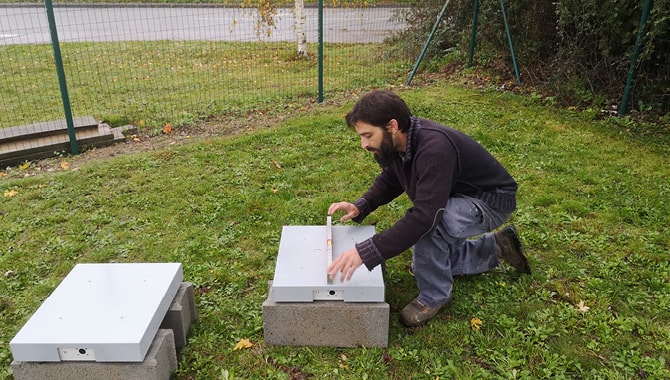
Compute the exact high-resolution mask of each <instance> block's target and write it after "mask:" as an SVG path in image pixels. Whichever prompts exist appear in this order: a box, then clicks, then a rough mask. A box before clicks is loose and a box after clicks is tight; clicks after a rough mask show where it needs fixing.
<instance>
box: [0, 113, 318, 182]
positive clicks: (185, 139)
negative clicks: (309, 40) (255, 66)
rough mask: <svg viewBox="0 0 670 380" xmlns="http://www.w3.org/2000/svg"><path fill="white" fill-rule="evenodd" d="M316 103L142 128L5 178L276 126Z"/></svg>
mask: <svg viewBox="0 0 670 380" xmlns="http://www.w3.org/2000/svg"><path fill="white" fill-rule="evenodd" d="M313 103H314V102H309V103H308V104H303V105H300V106H296V107H291V109H287V110H285V111H286V112H282V113H281V114H279V115H278V114H277V112H276V111H275V112H264V111H259V110H257V111H254V112H249V113H248V114H246V115H235V116H222V117H218V118H212V119H210V120H207V121H204V122H202V123H199V124H197V125H188V126H183V127H180V128H175V129H172V130H170V131H169V132H166V131H165V130H164V131H162V132H151V131H144V132H143V131H139V132H138V133H137V134H127V135H126V141H125V142H123V143H118V144H114V145H110V146H106V147H98V148H93V149H89V150H85V151H83V152H81V153H80V154H78V155H64V156H57V157H53V158H47V159H43V160H39V161H32V162H30V163H25V164H22V165H18V166H14V167H10V168H3V169H4V170H2V171H0V178H2V177H13V178H16V177H30V176H34V175H37V174H40V173H45V172H46V173H48V172H55V171H63V170H77V169H79V168H81V167H83V166H85V165H87V164H89V163H90V162H93V161H98V160H105V159H109V158H111V157H116V156H120V155H127V154H133V153H139V152H150V151H155V150H159V149H162V148H164V147H166V146H169V145H175V144H184V143H191V142H195V141H204V140H207V139H211V138H215V137H222V136H229V135H234V134H240V133H245V132H249V131H252V130H257V129H264V128H270V127H273V126H276V125H277V124H278V123H280V122H281V121H283V120H285V119H286V118H288V117H291V116H292V115H294V114H295V113H297V112H305V111H311V109H312V105H313Z"/></svg>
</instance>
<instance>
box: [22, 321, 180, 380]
mask: <svg viewBox="0 0 670 380" xmlns="http://www.w3.org/2000/svg"><path fill="white" fill-rule="evenodd" d="M11 367H12V371H13V373H14V379H15V380H44V379H49V380H72V379H77V380H89V379H90V380H169V379H170V376H171V374H172V372H174V371H175V370H176V369H177V352H176V350H175V343H174V335H173V333H172V330H168V329H160V330H158V333H157V334H156V337H155V338H154V340H153V342H152V343H151V346H150V347H149V351H148V352H147V355H146V357H145V359H144V361H143V362H137V363H134V362H133V363H131V362H125V363H113V362H75V361H66V362H63V361H61V362H17V361H14V362H12V364H11Z"/></svg>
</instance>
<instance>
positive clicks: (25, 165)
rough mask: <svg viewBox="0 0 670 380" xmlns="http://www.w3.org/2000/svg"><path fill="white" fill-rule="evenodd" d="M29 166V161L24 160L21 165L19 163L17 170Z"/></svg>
mask: <svg viewBox="0 0 670 380" xmlns="http://www.w3.org/2000/svg"><path fill="white" fill-rule="evenodd" d="M29 167H30V161H26V162H24V163H22V164H21V165H19V170H26V169H28V168H29Z"/></svg>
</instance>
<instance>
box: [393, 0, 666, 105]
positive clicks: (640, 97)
mask: <svg viewBox="0 0 670 380" xmlns="http://www.w3.org/2000/svg"><path fill="white" fill-rule="evenodd" d="M473 4H474V1H473V0H453V1H450V2H449V6H448V8H447V12H446V16H445V17H444V18H443V20H442V22H441V24H440V27H439V29H438V32H437V33H436V35H435V38H434V40H433V45H432V47H431V49H430V50H429V51H428V52H427V55H426V56H427V58H429V59H430V58H431V57H432V58H434V59H437V60H441V61H442V63H444V60H445V57H447V56H449V55H450V54H451V55H452V56H453V55H454V53H458V54H457V55H458V56H459V58H458V62H459V64H462V63H463V62H464V58H463V57H464V56H465V55H466V54H467V53H468V49H469V43H470V36H471V34H472V33H471V32H472V19H473V9H474V8H473ZM442 5H443V3H442V2H440V1H432V0H418V4H417V6H416V7H413V8H412V10H411V12H410V13H409V14H408V15H407V16H406V20H407V21H408V24H409V25H411V26H412V27H411V28H410V29H408V30H407V31H406V33H403V34H401V35H400V36H399V38H398V40H397V43H398V46H399V50H403V49H409V50H411V51H412V52H417V51H418V49H419V48H420V47H421V46H422V44H421V42H423V41H425V39H426V37H427V35H428V33H429V31H430V30H431V28H432V27H433V24H434V23H435V17H436V15H437V14H439V11H440V9H441V7H442ZM479 5H480V9H479V23H478V31H477V46H476V50H475V56H474V57H475V59H476V64H477V65H479V66H480V67H484V68H486V69H488V70H489V72H492V73H494V74H495V75H497V76H499V81H500V82H505V81H507V82H511V81H512V79H513V78H514V73H513V71H512V64H511V55H510V49H509V44H508V40H507V36H506V35H505V26H504V24H503V17H502V13H501V7H500V2H498V1H479ZM643 5H644V1H618V0H603V1H599V0H598V1H596V0H559V1H555V2H553V1H535V0H519V1H508V2H505V10H506V13H507V18H508V21H509V26H510V30H511V36H512V40H513V44H514V50H515V53H516V55H517V58H518V61H519V66H520V71H521V80H522V82H524V84H527V85H530V86H533V87H535V88H538V89H542V90H543V91H545V92H546V93H548V94H550V95H551V96H554V97H555V98H556V99H557V100H559V101H560V102H561V103H563V104H567V105H573V106H574V105H576V106H583V105H594V104H595V105H598V106H601V107H603V108H605V107H606V106H610V105H612V104H619V103H620V102H621V96H622V93H623V90H624V87H625V84H626V78H627V75H628V70H629V69H630V66H631V58H632V54H633V51H634V46H635V41H636V38H637V32H638V26H639V24H640V18H641V14H642V8H643ZM644 31H645V33H646V35H645V38H644V40H643V44H642V49H641V53H640V57H639V64H638V65H637V66H636V67H635V70H636V73H635V74H636V76H635V82H634V88H633V98H632V100H631V105H632V106H633V107H634V108H636V109H638V110H642V111H655V112H658V113H661V114H664V113H667V112H668V110H670V2H669V1H668V0H658V1H654V2H653V5H652V8H651V13H650V15H649V19H648V22H647V23H646V25H645V28H644ZM437 66H438V68H441V69H444V67H443V65H441V64H437Z"/></svg>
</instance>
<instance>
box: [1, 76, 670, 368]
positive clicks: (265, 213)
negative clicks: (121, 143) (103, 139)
mask: <svg viewBox="0 0 670 380" xmlns="http://www.w3.org/2000/svg"><path fill="white" fill-rule="evenodd" d="M401 95H402V96H403V97H404V98H405V100H406V101H407V102H408V104H409V105H410V107H411V108H412V110H413V111H414V113H415V114H417V115H420V116H426V117H429V118H432V119H435V120H437V121H440V122H443V123H446V124H448V125H451V126H454V127H456V128H458V129H460V130H463V131H464V132H466V133H468V134H470V135H472V136H474V137H475V138H476V139H477V140H479V141H480V142H481V143H482V144H483V145H484V146H486V147H487V148H488V149H490V150H491V151H492V152H493V153H494V155H496V156H497V157H498V158H499V159H500V160H501V161H502V162H503V163H504V164H505V165H506V166H507V167H508V169H509V171H510V172H511V173H512V174H513V175H514V176H515V178H516V179H517V180H518V182H519V185H520V191H519V202H518V204H519V208H518V211H517V212H516V213H515V214H514V216H513V218H512V221H513V222H514V223H515V224H516V225H517V227H518V229H519V232H520V234H521V236H522V240H523V241H524V243H525V245H526V250H527V252H528V254H529V256H530V261H531V264H532V267H533V274H532V275H531V276H524V277H518V276H517V275H515V273H514V272H513V270H511V269H510V268H508V267H501V268H500V269H499V270H496V271H494V272H491V273H488V274H485V275H480V276H475V277H467V278H458V279H457V280H456V283H455V289H454V302H453V304H452V305H451V306H450V307H449V308H447V309H445V310H443V311H442V312H441V313H440V314H438V316H437V317H436V318H435V319H434V320H433V321H431V322H430V323H429V324H428V325H426V326H424V327H421V328H416V329H407V328H405V327H403V326H402V325H401V324H400V323H399V322H398V312H399V310H400V309H401V308H402V307H403V306H404V305H405V304H406V303H407V302H409V301H411V300H412V299H413V298H414V297H415V296H416V292H417V291H416V285H415V283H414V279H413V278H412V277H411V276H410V274H409V273H408V269H409V264H410V253H409V252H406V253H404V254H402V255H401V256H399V257H397V258H395V259H393V260H391V261H389V263H388V268H387V269H388V273H387V277H386V279H385V280H386V288H387V302H388V303H389V304H390V306H391V320H390V331H389V347H388V348H386V349H379V348H357V349H339V348H321V347H273V346H267V345H266V344H265V343H264V341H263V317H262V311H261V303H262V302H263V300H264V299H265V298H266V296H267V282H268V280H270V279H271V278H272V275H273V271H274V264H275V257H276V254H277V249H278V243H279V238H280V235H281V227H282V226H283V225H321V224H324V220H325V214H326V209H327V207H328V205H329V204H330V203H331V202H334V201H339V200H355V199H356V197H358V196H359V195H360V194H362V192H363V191H365V190H366V189H367V186H368V185H369V183H370V181H371V180H372V179H373V178H374V176H375V174H376V173H377V172H378V167H377V165H376V163H375V162H374V161H373V159H372V157H370V155H369V154H368V153H366V152H364V151H363V150H362V149H361V148H360V143H359V141H358V139H357V138H356V136H355V135H354V133H353V132H351V131H350V130H348V129H347V128H346V126H345V125H344V121H343V116H344V114H345V113H346V112H347V110H348V109H349V108H350V107H351V105H352V104H353V101H354V98H355V97H354V96H351V94H349V95H348V96H346V97H345V96H341V97H338V98H336V99H334V100H331V101H329V102H328V104H323V105H313V106H310V107H307V108H302V107H297V106H296V107H292V108H290V109H293V110H295V111H291V112H290V113H287V114H283V113H284V112H287V111H285V110H286V105H285V104H282V105H276V106H274V105H272V104H269V105H267V109H266V110H264V113H265V114H266V115H271V116H280V115H281V116H282V117H281V118H279V117H276V118H275V117H269V118H268V119H269V120H282V121H277V122H276V124H274V125H272V126H271V127H269V128H262V129H256V128H252V127H253V125H249V127H250V128H251V129H253V130H251V131H247V132H244V133H240V134H234V135H228V136H220V137H211V138H208V139H194V140H193V141H192V142H189V143H184V144H173V145H167V146H165V147H163V148H160V149H157V150H153V151H150V152H143V153H137V154H131V155H124V156H118V157H115V158H111V159H107V160H102V161H93V162H86V163H84V164H81V165H75V164H77V162H78V161H79V160H81V159H82V158H81V157H83V156H85V154H84V155H82V156H79V157H63V158H62V159H61V160H62V161H63V162H67V163H70V164H71V165H70V166H71V167H72V166H77V170H72V169H62V170H56V171H53V172H37V174H34V175H33V174H31V175H29V176H26V175H25V174H26V171H22V170H20V169H18V168H15V169H13V170H11V171H6V172H3V174H2V176H3V177H2V178H0V194H2V197H0V272H1V273H0V274H2V276H0V313H1V314H2V318H0V363H1V366H0V378H5V379H7V378H9V379H11V370H10V367H9V365H10V363H11V360H12V356H11V352H10V350H9V345H8V343H9V341H10V340H11V339H12V337H13V336H14V335H15V334H16V332H17V331H18V329H19V328H20V327H21V326H22V325H23V323H25V321H26V320H27V319H28V318H29V317H30V315H31V314H32V313H33V312H34V311H35V309H36V308H37V307H38V306H39V305H40V304H41V302H42V301H43V300H44V298H45V297H47V296H48V295H49V294H50V292H52V291H53V289H54V288H55V287H56V286H57V285H58V284H59V283H60V281H61V280H62V278H63V277H64V276H65V275H66V274H67V273H68V272H69V271H70V270H71V269H72V267H73V266H74V265H75V264H77V263H85V262H102V263H106V262H166V261H169V262H181V263H182V264H183V267H184V272H185V280H186V281H190V282H193V283H194V286H195V287H196V290H197V292H196V293H197V294H196V307H197V311H198V313H199V319H198V320H197V321H196V322H195V324H194V325H193V326H192V331H191V334H190V339H189V344H188V346H187V347H186V348H185V349H184V350H183V351H182V352H181V355H180V357H179V369H178V371H177V374H176V376H175V377H176V378H177V379H242V378H245V379H268V378H274V379H297V378H306V377H308V376H312V378H315V379H322V378H332V379H339V378H343V379H346V378H351V379H409V378H414V379H438V378H439V379H449V378H455V379H456V378H457V379H464V378H472V379H498V378H525V379H541V378H551V379H556V378H584V379H662V378H669V377H670V368H669V366H670V322H669V321H670V284H669V282H668V279H669V278H670V264H669V261H668V251H670V238H669V237H668V234H667V229H668V225H670V206H668V203H667V199H668V198H669V197H670V180H669V179H670V159H669V157H670V143H669V139H668V136H667V135H662V134H653V133H651V132H650V129H649V128H647V127H646V126H645V125H641V124H636V123H634V122H632V121H631V120H630V119H627V118H618V119H606V120H596V118H595V116H596V115H595V112H590V111H584V112H578V111H566V110H560V109H556V108H554V107H552V106H551V105H548V106H547V105H543V104H542V103H541V102H540V101H539V100H538V99H535V98H528V97H524V96H518V95H511V94H506V93H500V92H495V91H486V90H471V89H465V88H461V87H458V86H454V85H452V84H449V83H445V82H434V83H432V84H431V85H425V86H424V85H422V86H418V87H415V88H412V89H408V90H403V91H401ZM273 107H275V108H273ZM34 165H37V166H39V163H37V164H34ZM34 165H33V167H34ZM67 167H68V165H63V168H67ZM33 173H34V172H33ZM408 205H409V202H408V200H407V199H406V198H400V199H398V200H396V201H394V202H392V203H391V204H389V205H388V206H386V207H384V208H382V209H380V210H378V211H377V212H376V213H374V214H373V215H371V216H370V217H369V218H368V219H367V220H366V221H365V223H366V224H370V223H376V225H377V229H378V230H381V229H384V228H387V227H389V226H390V225H391V224H392V223H393V222H394V221H395V220H396V219H397V218H399V217H400V216H401V215H402V214H403V212H404V210H405V208H406V207H408ZM473 318H478V319H479V320H481V321H482V325H481V327H480V328H479V329H475V328H473V326H472V324H471V321H472V320H473ZM342 333H346V331H344V332H342ZM240 339H249V340H250V341H251V342H252V343H253V347H251V348H248V349H242V350H234V349H233V348H234V347H235V344H236V343H237V342H238V341H239V340H240ZM300 376H303V377H300Z"/></svg>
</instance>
